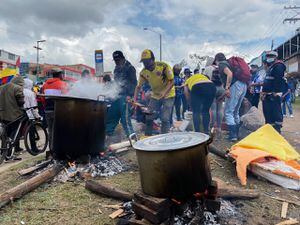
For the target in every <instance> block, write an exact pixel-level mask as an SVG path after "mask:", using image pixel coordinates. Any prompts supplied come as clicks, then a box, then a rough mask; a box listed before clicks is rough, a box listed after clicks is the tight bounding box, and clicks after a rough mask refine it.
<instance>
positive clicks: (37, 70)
mask: <svg viewBox="0 0 300 225" xmlns="http://www.w3.org/2000/svg"><path fill="white" fill-rule="evenodd" d="M45 41H46V40H38V41H36V46H33V47H34V48H36V79H38V77H39V72H40V65H39V59H40V56H39V51H40V50H43V49H42V48H40V46H39V44H40V43H41V42H45Z"/></svg>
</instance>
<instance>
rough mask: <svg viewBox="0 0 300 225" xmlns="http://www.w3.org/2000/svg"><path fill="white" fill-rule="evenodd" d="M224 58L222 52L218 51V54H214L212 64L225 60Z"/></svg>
mask: <svg viewBox="0 0 300 225" xmlns="http://www.w3.org/2000/svg"><path fill="white" fill-rule="evenodd" d="M225 60H226V56H225V55H224V53H222V52H219V53H218V54H216V56H215V59H214V61H213V63H212V64H216V61H219V62H220V61H225Z"/></svg>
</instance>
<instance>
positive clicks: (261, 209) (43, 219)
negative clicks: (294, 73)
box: [0, 105, 300, 225]
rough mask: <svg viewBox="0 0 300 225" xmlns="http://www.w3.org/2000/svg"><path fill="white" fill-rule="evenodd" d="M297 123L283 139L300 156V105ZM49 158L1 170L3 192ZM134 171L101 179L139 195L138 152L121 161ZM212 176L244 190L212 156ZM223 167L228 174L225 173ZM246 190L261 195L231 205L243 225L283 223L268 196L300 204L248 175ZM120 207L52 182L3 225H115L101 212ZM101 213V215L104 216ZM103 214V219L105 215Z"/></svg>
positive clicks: (2, 216) (15, 207)
mask: <svg viewBox="0 0 300 225" xmlns="http://www.w3.org/2000/svg"><path fill="white" fill-rule="evenodd" d="M294 115H295V118H286V119H285V121H284V129H283V135H284V136H285V137H286V139H287V140H288V141H289V142H290V143H291V144H292V145H293V146H295V147H296V148H297V149H298V151H299V150H300V134H299V131H300V129H299V127H300V105H297V106H296V108H295V114H294ZM214 145H215V146H217V147H218V148H219V149H224V150H226V149H227V148H229V147H230V146H231V143H228V142H227V141H226V140H222V141H215V142H214ZM43 157H44V156H39V157H36V158H34V159H31V158H30V159H26V160H24V161H22V162H19V163H17V164H15V165H11V166H6V167H7V168H6V169H2V170H1V167H2V166H0V192H2V191H4V190H7V189H8V188H11V187H14V186H15V185H17V184H19V183H21V182H23V181H24V180H26V179H28V177H26V178H21V177H19V176H18V174H17V171H18V170H19V169H21V168H27V167H28V166H30V165H34V164H36V163H37V161H39V160H41V159H42V158H43ZM121 158H123V159H124V160H126V161H127V162H128V164H131V165H132V167H131V168H132V169H131V170H130V171H127V172H123V173H121V174H118V175H116V176H113V177H109V178H98V182H104V183H109V184H112V185H114V186H116V187H119V188H121V189H123V190H125V191H129V192H135V191H136V190H138V189H140V182H139V173H138V171H137V160H136V156H135V152H134V151H133V150H131V151H129V152H127V153H126V154H124V155H123V156H121ZM209 158H210V163H211V170H212V174H213V176H214V177H218V178H220V179H222V180H223V181H225V182H227V183H228V184H231V185H234V186H237V187H241V188H242V186H241V185H240V183H239V180H238V178H237V176H236V173H235V166H234V165H233V164H232V163H230V162H229V161H226V160H224V159H222V158H219V157H218V156H215V155H212V154H210V155H209ZM220 165H222V166H223V167H224V168H221V166H220ZM245 188H250V189H255V190H257V191H258V192H260V193H261V196H260V198H259V199H255V200H236V201H232V203H233V204H234V205H235V206H236V207H237V208H238V209H239V211H240V212H242V213H243V214H244V216H245V218H244V221H243V222H244V224H247V225H275V224H277V223H279V222H281V221H283V220H284V219H281V218H280V213H281V207H282V202H280V201H278V200H274V199H271V198H270V197H268V196H266V195H265V194H264V193H265V192H268V193H271V194H273V195H274V196H278V197H283V198H285V199H290V200H297V201H300V194H299V192H297V191H292V190H286V189H283V188H281V187H279V186H277V185H274V184H271V183H269V182H267V181H265V180H261V179H258V178H257V177H254V176H253V175H251V174H248V183H247V186H246V187H245ZM116 203H118V201H116V200H112V199H110V198H105V197H102V196H99V195H95V194H93V193H91V192H89V191H87V190H85V188H84V182H83V181H79V182H66V183H58V182H50V183H47V184H44V185H42V186H41V187H39V188H38V189H36V190H35V191H33V192H31V193H29V194H27V195H26V196H24V197H23V198H21V199H19V200H17V201H15V202H13V203H12V204H10V205H8V206H6V207H4V208H3V209H1V210H0V224H1V225H2V224H3V225H19V224H26V225H27V224H28V225H39V224H47V225H52V224H53V225H54V224H60V225H77V224H78V225H79V224H80V225H90V224H99V225H108V224H115V223H116V221H114V220H111V219H110V218H109V217H108V215H109V214H110V213H112V212H113V211H114V210H112V209H107V208H104V207H102V206H101V205H103V204H116ZM99 209H100V210H99ZM101 212H102V213H101ZM287 217H288V218H289V217H291V218H295V219H297V220H298V221H300V207H299V206H295V205H292V204H289V208H288V214H287Z"/></svg>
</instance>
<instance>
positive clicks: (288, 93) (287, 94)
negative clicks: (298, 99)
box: [281, 81, 294, 118]
mask: <svg viewBox="0 0 300 225" xmlns="http://www.w3.org/2000/svg"><path fill="white" fill-rule="evenodd" d="M281 101H282V113H283V117H286V116H287V113H286V107H287V108H288V110H289V114H290V117H291V118H293V117H294V115H293V106H292V87H291V85H290V83H288V82H287V81H286V82H285V84H284V88H283V95H282V97H281Z"/></svg>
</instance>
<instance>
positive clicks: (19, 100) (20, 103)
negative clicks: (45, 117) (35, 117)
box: [15, 87, 25, 107]
mask: <svg viewBox="0 0 300 225" xmlns="http://www.w3.org/2000/svg"><path fill="white" fill-rule="evenodd" d="M15 98H16V101H17V104H18V106H19V107H23V105H24V103H25V100H24V92H23V88H21V87H20V88H16V90H15Z"/></svg>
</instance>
